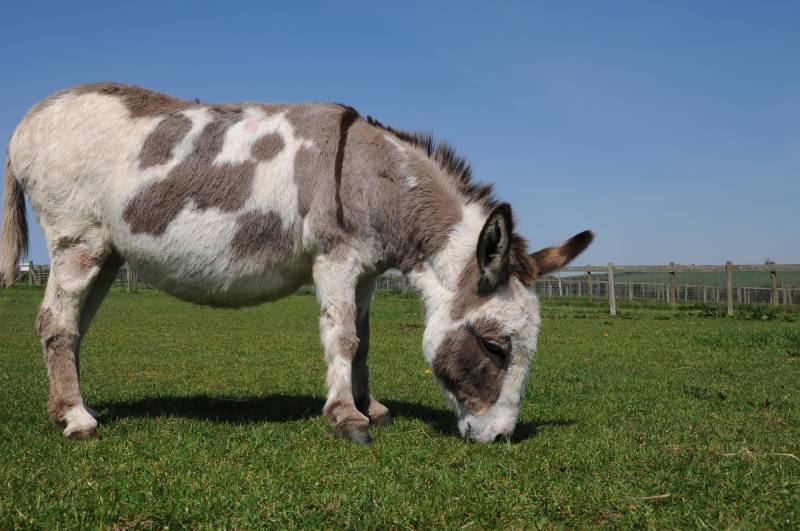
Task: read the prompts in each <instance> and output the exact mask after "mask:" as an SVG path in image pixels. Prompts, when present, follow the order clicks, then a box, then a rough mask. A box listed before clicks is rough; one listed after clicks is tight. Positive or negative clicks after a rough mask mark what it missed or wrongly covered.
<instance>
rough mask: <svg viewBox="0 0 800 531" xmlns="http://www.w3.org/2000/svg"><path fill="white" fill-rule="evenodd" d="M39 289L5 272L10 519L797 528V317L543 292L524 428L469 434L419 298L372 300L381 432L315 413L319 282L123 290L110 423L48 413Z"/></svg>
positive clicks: (88, 393)
mask: <svg viewBox="0 0 800 531" xmlns="http://www.w3.org/2000/svg"><path fill="white" fill-rule="evenodd" d="M41 295H42V291H41V290H40V289H36V288H33V289H30V288H26V287H19V288H12V289H10V290H5V291H2V292H0V322H2V325H0V364H1V365H0V382H1V383H2V405H0V445H1V446H2V450H1V451H0V485H2V487H0V527H2V528H11V527H37V528H75V527H81V528H86V527H92V528H94V527H104V528H110V527H115V528H152V527H163V526H169V527H214V528H217V527H257V526H258V527H262V526H266V527H284V526H288V527H307V528H318V527H340V526H341V527H359V528H362V527H369V528H376V527H380V528H386V527H389V528H426V527H443V528H453V529H459V528H469V527H473V528H485V527H512V526H513V527H525V528H532V527H560V526H566V527H576V526H580V527H588V526H592V527H593V526H613V527H619V526H625V527H627V526H634V525H636V526H639V525H641V526H649V527H668V528H675V527H681V528H685V527H692V528H694V527H703V528H705V527H711V528H728V527H740V526H741V527H772V528H780V527H784V528H790V527H794V528H797V527H798V526H800V459H798V457H800V319H798V316H797V315H794V314H790V313H782V314H780V315H779V316H778V317H779V318H770V319H768V320H764V319H762V318H758V319H746V318H745V317H744V316H742V317H739V318H734V319H724V318H719V317H715V315H717V314H716V313H714V312H711V313H710V314H709V315H710V316H709V317H703V316H702V315H703V314H701V313H692V312H686V311H678V312H671V311H669V310H666V309H660V310H653V309H641V310H638V309H637V310H624V309H623V313H622V315H621V316H620V317H618V318H615V319H611V318H609V317H607V316H606V315H605V313H604V312H605V309H604V308H601V307H595V308H592V307H589V308H583V307H578V306H548V307H545V308H544V309H543V328H542V332H541V338H540V344H539V352H538V354H537V358H536V359H535V361H534V364H533V371H532V377H531V380H530V382H529V385H528V390H527V396H526V399H525V402H524V406H523V409H522V413H521V418H520V424H519V425H518V429H517V433H516V436H515V438H514V440H513V441H510V442H505V443H500V444H496V445H477V444H468V443H465V442H463V441H462V440H461V439H460V438H458V436H457V434H456V431H455V429H454V426H455V417H454V416H453V415H452V414H451V413H450V412H449V411H448V410H447V409H446V407H445V404H444V400H443V399H442V397H441V395H440V392H439V390H438V388H437V387H436V385H435V383H434V381H433V380H432V377H431V375H430V373H429V372H428V371H426V370H425V369H426V367H425V365H424V362H423V359H422V356H421V346H420V345H421V335H422V312H421V308H420V305H419V301H418V300H417V299H414V298H400V297H390V296H380V297H378V298H377V300H376V301H375V305H374V312H373V341H372V345H373V346H372V354H371V357H370V360H371V364H370V365H371V369H372V388H373V391H374V394H375V395H376V397H378V398H379V399H380V400H381V401H383V402H384V403H385V404H387V405H388V406H389V407H390V408H391V409H392V412H393V413H394V415H395V423H394V424H393V425H392V426H388V427H383V428H373V430H372V434H373V436H374V438H375V442H374V443H373V444H372V445H371V446H368V447H362V446H357V445H354V444H351V443H348V442H346V441H343V440H338V439H335V438H333V436H332V430H331V429H330V428H329V427H328V426H327V425H326V423H325V422H324V421H323V419H322V418H320V417H319V411H320V409H321V407H322V403H323V397H324V371H325V368H324V364H323V361H322V354H321V347H320V345H319V339H318V336H317V322H316V321H317V318H318V315H319V312H318V309H317V305H316V302H315V300H314V299H313V298H312V297H311V296H308V295H305V296H302V295H300V296H294V297H290V298H287V299H284V300H283V301H280V302H278V303H273V304H271V305H264V306H261V307H258V308H252V309H245V310H238V311H230V310H215V309H209V308H201V307H196V306H191V305H188V304H185V303H181V302H179V301H176V300H175V299H172V298H170V297H169V296H166V295H163V294H160V293H157V292H152V291H144V292H141V293H138V294H126V293H123V292H121V291H116V292H113V293H112V294H111V295H110V296H109V298H108V299H107V301H106V303H105V305H104V307H103V308H102V310H101V312H100V314H99V316H98V318H97V320H96V322H95V324H94V326H93V328H92V330H91V332H90V334H89V336H88V337H87V339H86V341H85V342H84V346H83V349H82V351H81V359H82V379H83V384H82V387H83V392H84V398H85V400H86V402H87V404H88V405H89V406H90V407H93V408H95V409H96V410H97V411H98V412H99V414H100V416H101V423H102V426H101V430H100V437H99V438H98V439H96V440H92V441H87V442H76V441H69V440H66V439H64V437H62V436H61V434H60V431H59V430H57V428H55V427H54V426H52V425H51V424H50V423H49V420H48V419H47V417H46V414H45V402H46V378H45V370H44V366H43V362H42V355H41V351H40V346H39V339H38V337H37V336H36V334H35V332H34V325H33V322H34V316H35V313H36V307H37V304H38V302H39V299H40V297H41Z"/></svg>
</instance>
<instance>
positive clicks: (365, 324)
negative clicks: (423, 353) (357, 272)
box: [353, 276, 391, 426]
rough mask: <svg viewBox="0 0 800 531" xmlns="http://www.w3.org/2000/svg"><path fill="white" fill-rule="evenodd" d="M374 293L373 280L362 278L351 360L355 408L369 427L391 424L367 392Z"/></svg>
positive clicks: (382, 406)
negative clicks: (356, 337) (370, 315)
mask: <svg viewBox="0 0 800 531" xmlns="http://www.w3.org/2000/svg"><path fill="white" fill-rule="evenodd" d="M373 293H375V278H374V277H371V276H370V277H365V278H362V279H361V280H360V281H359V282H358V285H357V286H356V333H357V335H358V350H357V351H356V356H355V358H354V359H353V399H354V400H355V403H356V407H357V408H358V410H359V411H360V412H361V413H363V414H364V415H366V416H368V417H369V423H370V425H374V426H383V425H387V424H390V423H391V417H390V416H389V410H388V409H387V408H386V406H384V405H383V404H381V403H380V402H378V401H377V400H375V399H374V398H373V397H372V394H371V393H370V391H369V369H368V368H367V356H368V355H369V308H370V305H371V304H372V295H373Z"/></svg>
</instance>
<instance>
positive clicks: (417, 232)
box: [387, 146, 486, 297]
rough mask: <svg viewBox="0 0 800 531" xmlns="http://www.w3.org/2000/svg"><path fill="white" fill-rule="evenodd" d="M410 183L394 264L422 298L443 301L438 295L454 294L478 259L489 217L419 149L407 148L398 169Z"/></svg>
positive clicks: (404, 195) (402, 199) (403, 199)
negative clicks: (426, 297)
mask: <svg viewBox="0 0 800 531" xmlns="http://www.w3.org/2000/svg"><path fill="white" fill-rule="evenodd" d="M397 174H398V175H400V176H401V177H402V178H403V179H404V180H405V183H406V186H405V187H404V191H403V194H402V197H398V198H396V201H399V203H400V204H402V205H403V206H402V208H401V209H400V210H401V213H400V215H399V218H400V219H397V220H387V221H389V222H391V223H399V224H400V226H401V227H402V228H403V230H402V231H401V232H400V233H399V236H400V238H401V239H402V240H403V241H402V242H399V244H398V245H395V246H394V247H395V248H396V249H398V250H399V253H398V254H397V256H396V257H395V260H394V261H393V262H394V263H391V264H390V266H393V267H398V268H400V269H401V270H403V271H404V272H405V273H409V274H411V277H412V279H414V281H415V283H416V284H417V286H418V288H419V289H420V291H422V292H423V296H426V293H425V292H428V294H429V295H430V296H433V297H439V296H441V294H438V295H437V294H436V292H437V290H439V289H443V290H445V291H449V292H455V291H456V290H457V288H458V285H459V281H460V278H461V276H462V274H463V272H464V270H465V268H466V266H467V264H468V263H469V262H470V261H471V260H474V259H475V252H476V245H477V241H478V236H479V235H480V232H481V228H482V227H483V224H484V222H485V221H486V213H485V212H484V208H483V206H482V205H481V203H479V202H471V201H469V200H468V198H466V197H465V196H464V195H463V194H462V193H461V192H460V191H459V189H458V187H457V186H456V183H455V182H454V180H453V178H452V177H450V176H449V175H447V174H446V173H445V171H444V170H443V169H442V168H440V166H439V164H438V163H437V162H436V161H434V160H431V159H430V158H429V157H428V156H427V155H425V154H424V153H421V152H420V150H419V149H417V148H414V147H412V146H406V147H405V151H404V158H403V160H402V162H401V163H400V164H399V167H398V168H397Z"/></svg>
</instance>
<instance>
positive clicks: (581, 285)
mask: <svg viewBox="0 0 800 531" xmlns="http://www.w3.org/2000/svg"><path fill="white" fill-rule="evenodd" d="M737 271H740V272H762V273H769V278H770V285H769V286H768V287H767V286H746V285H736V286H734V273H735V272H737ZM795 272H797V273H800V264H733V263H731V262H726V263H725V265H679V264H674V263H672V264H669V265H639V266H636V265H615V264H613V263H609V264H608V265H607V266H591V265H589V266H577V267H576V266H570V267H564V268H562V269H561V270H560V271H559V274H558V276H553V275H548V276H545V277H542V278H540V279H538V280H537V281H536V283H535V285H534V287H535V290H536V292H537V295H538V296H539V297H541V298H543V299H555V298H561V297H577V298H583V299H587V300H590V301H592V300H595V299H597V300H608V309H609V313H610V314H611V315H616V314H617V305H618V304H617V303H618V301H628V302H633V301H656V302H661V303H664V304H669V305H673V306H674V305H677V304H679V303H681V302H683V303H687V302H702V303H705V304H725V305H726V309H727V315H733V314H734V306H743V305H754V304H770V305H795V304H800V281H796V282H794V283H790V284H789V285H788V286H787V285H785V283H784V282H783V281H781V283H780V284H779V283H778V274H783V273H795ZM562 273H567V274H573V276H566V277H565V276H562ZM624 273H660V274H666V275H668V281H667V282H646V281H632V280H624V279H619V280H618V279H617V276H616V275H619V274H624ZM686 273H725V283H724V285H722V284H714V283H708V282H706V283H698V282H693V283H692V282H684V283H680V282H678V278H679V277H678V275H680V274H686ZM576 274H577V275H576ZM49 276H50V266H49V265H47V264H33V263H32V262H28V263H27V264H24V265H23V266H21V267H20V270H19V274H18V275H17V277H16V280H17V282H27V283H28V285H34V284H37V285H40V284H45V283H47V279H48V278H49ZM117 285H118V286H122V287H124V288H125V289H126V290H127V291H136V290H137V289H138V287H139V286H140V285H141V284H140V283H139V281H138V278H137V275H136V272H135V271H133V270H131V269H129V268H128V266H127V265H125V266H123V268H122V269H120V272H119V274H118V277H117ZM377 290H378V291H381V292H392V293H398V294H407V293H410V292H411V291H412V288H411V285H410V283H409V281H408V279H407V278H406V277H405V276H403V275H400V274H384V275H381V276H380V277H378V279H377Z"/></svg>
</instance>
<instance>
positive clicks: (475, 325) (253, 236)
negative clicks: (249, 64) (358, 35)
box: [0, 83, 593, 443]
mask: <svg viewBox="0 0 800 531" xmlns="http://www.w3.org/2000/svg"><path fill="white" fill-rule="evenodd" d="M25 195H27V196H28V199H29V201H30V202H31V207H32V210H33V212H34V213H35V215H36V219H37V220H38V222H39V225H40V226H41V228H42V229H43V231H44V235H45V239H46V241H47V247H48V251H49V253H50V260H51V274H50V278H49V280H48V283H47V290H46V292H45V296H44V301H43V302H42V305H41V308H40V310H39V316H38V319H37V327H38V330H39V334H40V335H41V338H42V344H43V348H44V358H45V363H46V365H47V376H48V379H49V383H50V396H49V402H48V412H49V414H50V417H51V418H52V420H53V421H54V422H55V423H57V424H58V425H59V426H61V427H63V430H64V435H66V436H70V437H74V438H86V437H90V436H92V435H94V434H95V433H96V427H97V421H96V419H95V418H94V415H93V412H92V411H91V410H90V409H88V408H87V407H86V406H85V405H84V403H83V399H82V397H81V393H80V389H79V384H78V381H79V374H80V369H79V349H80V342H81V338H83V337H84V335H85V334H86V331H87V329H88V327H89V324H90V323H91V321H92V318H93V317H94V315H95V313H96V312H97V309H98V307H99V306H100V303H101V301H102V300H103V297H104V296H105V295H106V293H107V292H108V289H109V287H110V286H111V285H112V283H113V282H114V280H115V278H116V277H117V273H118V271H119V268H120V267H121V265H122V264H123V263H124V262H126V261H127V262H128V263H129V264H130V265H131V266H132V267H133V268H134V269H135V270H136V271H137V273H138V274H139V275H140V277H141V278H142V279H144V280H146V281H147V282H148V283H150V284H152V285H153V286H156V287H158V288H160V289H162V290H164V291H166V292H168V293H171V294H173V295H175V296H176V297H179V298H181V299H184V300H187V301H191V302H194V303H198V304H207V305H212V306H222V307H241V306H245V305H252V304H258V303H261V302H264V301H267V300H274V299H278V298H280V297H283V296H285V295H287V294H290V293H292V292H294V291H295V290H296V289H297V288H298V287H299V286H301V285H302V284H303V283H305V282H307V281H309V280H311V279H313V282H314V284H315V286H316V293H317V297H318V298H319V302H320V306H321V317H320V335H321V337H322V343H323V345H324V348H325V360H326V362H327V364H328V372H327V383H328V394H327V401H326V402H325V406H324V410H323V413H324V415H325V417H327V419H328V420H329V421H330V423H331V425H332V426H333V429H334V431H335V433H336V434H337V435H339V436H342V437H346V438H349V439H351V440H354V441H356V442H361V443H366V442H369V441H370V437H369V432H368V427H369V425H370V424H381V423H386V422H388V421H389V418H390V417H389V411H388V410H387V408H386V407H384V406H383V405H381V404H380V403H379V402H378V401H377V400H375V398H373V396H372V395H371V394H370V390H369V384H368V376H367V351H368V349H369V307H370V302H371V299H372V294H373V290H374V286H375V277H376V276H377V275H379V274H380V273H381V272H383V271H385V270H386V269H387V268H390V267H397V268H399V269H401V270H402V271H404V272H405V273H406V274H407V275H408V276H409V278H410V279H411V281H412V283H413V284H414V285H415V287H416V288H417V289H418V290H419V292H420V294H421V296H422V299H423V301H424V306H425V315H426V327H425V333H424V339H423V350H424V355H425V359H426V360H427V362H428V364H429V365H430V367H431V370H432V372H433V374H434V375H435V376H436V379H437V380H438V382H439V384H440V385H441V387H442V389H443V390H444V394H445V395H446V396H447V398H448V399H449V401H450V402H451V404H452V406H453V407H454V409H455V411H456V413H457V415H458V427H459V430H460V431H461V433H462V435H463V436H465V437H468V438H471V439H473V440H477V441H495V440H499V439H502V438H505V437H507V436H509V435H510V434H511V433H512V431H513V429H514V425H515V424H516V420H517V416H518V413H519V408H520V402H521V400H522V397H523V395H524V391H525V383H526V380H527V374H528V367H529V365H530V362H531V359H532V357H533V354H534V351H535V348H536V336H537V333H538V329H539V308H538V302H537V299H536V296H535V295H534V293H533V290H532V289H531V285H532V283H533V282H534V280H535V279H536V278H537V276H539V275H542V274H545V273H548V272H550V271H553V270H554V269H557V268H559V267H562V266H564V265H565V264H567V263H568V262H569V261H570V260H572V259H573V258H574V257H575V256H577V255H578V254H579V253H580V252H581V251H583V250H584V249H585V248H586V247H587V246H588V245H589V243H591V241H592V238H593V235H592V233H591V232H589V231H585V232H582V233H580V234H578V235H576V236H575V237H573V238H572V239H570V240H568V241H567V242H565V243H563V244H562V245H559V246H557V247H549V248H546V249H542V250H540V251H538V252H535V253H533V254H529V253H528V250H527V248H526V247H527V244H526V242H525V240H524V239H523V238H522V237H520V236H519V235H518V234H516V233H515V232H514V226H513V217H512V215H511V208H510V207H509V205H508V204H506V203H498V202H497V201H496V200H495V199H493V198H492V194H491V189H490V187H489V186H483V185H478V184H474V183H473V182H471V178H470V169H469V166H468V165H467V164H466V162H465V161H464V159H462V158H460V157H459V156H458V155H456V154H455V152H454V151H453V150H452V149H451V148H450V147H449V146H448V145H447V144H445V143H437V142H435V141H434V140H433V139H432V137H431V136H430V135H426V134H418V133H408V132H403V131H397V130H394V129H392V128H390V127H386V126H384V125H382V124H381V123H379V122H377V121H376V120H373V119H371V118H367V119H363V118H362V117H361V116H360V115H359V114H358V113H357V112H356V111H355V110H353V109H352V108H350V107H347V106H343V105H337V104H325V103H311V104H300V105H289V104H281V105H269V104H262V103H243V104H224V105H209V104H203V103H200V102H198V101H196V100H195V101H185V100H181V99H177V98H174V97H171V96H168V95H165V94H160V93H157V92H152V91H149V90H145V89H142V88H139V87H135V86H129V85H122V84H117V83H97V84H89V85H82V86H78V87H74V88H71V89H67V90H64V91H61V92H58V93H56V94H54V95H52V96H50V97H49V98H47V99H45V100H44V101H42V102H40V103H38V104H36V105H35V106H34V107H33V108H31V109H30V111H29V112H28V113H27V114H26V115H25V117H24V118H23V120H22V122H21V123H20V124H19V126H18V127H17V129H16V131H15V132H14V134H13V136H12V137H11V142H10V144H9V147H8V157H7V161H6V188H5V214H4V220H3V239H2V247H1V248H0V252H1V254H0V257H1V258H2V261H0V273H2V274H3V276H4V278H5V282H6V283H10V282H12V281H13V279H14V272H15V266H16V263H17V261H18V260H19V259H20V257H21V256H22V255H24V254H25V253H26V251H27V241H28V240H27V236H28V235H27V221H26V216H25Z"/></svg>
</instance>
